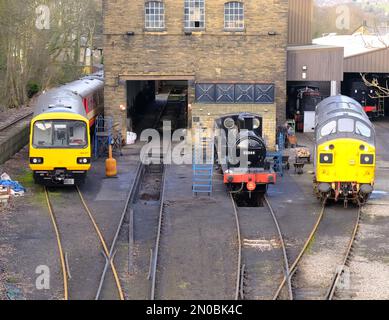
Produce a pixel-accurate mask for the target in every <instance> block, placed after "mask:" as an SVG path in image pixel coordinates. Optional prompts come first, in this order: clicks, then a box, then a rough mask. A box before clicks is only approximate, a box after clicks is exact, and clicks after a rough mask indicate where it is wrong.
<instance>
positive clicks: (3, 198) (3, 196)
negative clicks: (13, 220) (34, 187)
mask: <svg viewBox="0 0 389 320" xmlns="http://www.w3.org/2000/svg"><path fill="white" fill-rule="evenodd" d="M10 197H11V189H10V188H7V187H3V186H1V185H0V209H2V208H5V207H6V206H7V205H8V202H9V198H10Z"/></svg>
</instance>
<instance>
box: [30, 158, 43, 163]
mask: <svg viewBox="0 0 389 320" xmlns="http://www.w3.org/2000/svg"><path fill="white" fill-rule="evenodd" d="M43 162H44V160H43V158H30V163H31V164H43Z"/></svg>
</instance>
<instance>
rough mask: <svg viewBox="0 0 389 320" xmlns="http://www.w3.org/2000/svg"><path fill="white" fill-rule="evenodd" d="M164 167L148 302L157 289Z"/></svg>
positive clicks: (162, 215) (162, 214) (163, 195)
mask: <svg viewBox="0 0 389 320" xmlns="http://www.w3.org/2000/svg"><path fill="white" fill-rule="evenodd" d="M165 169H166V168H165V166H163V168H162V170H163V171H162V183H161V191H160V205H159V218H158V229H157V237H156V240H155V246H154V250H153V254H152V260H151V263H150V266H151V268H150V279H151V292H150V300H156V296H157V294H156V288H157V273H158V262H159V261H158V259H159V257H160V245H161V238H162V228H163V219H164V208H165V183H166V180H165V178H166V176H165V172H166V170H165Z"/></svg>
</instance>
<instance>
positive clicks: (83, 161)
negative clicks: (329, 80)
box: [30, 76, 104, 186]
mask: <svg viewBox="0 0 389 320" xmlns="http://www.w3.org/2000/svg"><path fill="white" fill-rule="evenodd" d="M103 87H104V82H103V79H101V78H99V77H97V76H93V77H88V78H84V79H81V80H77V81H75V82H73V83H70V84H68V85H65V86H62V87H60V88H56V89H53V90H49V91H48V92H46V93H44V94H42V95H41V96H40V98H39V99H38V101H37V105H36V109H35V114H34V118H33V120H32V122H31V133H30V168H31V170H32V171H33V173H34V180H35V182H36V183H39V184H44V185H49V186H50V185H51V186H53V185H54V186H59V185H77V184H81V183H83V182H84V180H85V177H86V174H87V172H88V171H89V170H90V168H91V153H92V152H91V137H90V126H91V125H92V124H93V122H94V118H95V117H96V116H97V115H98V113H99V110H100V107H101V106H100V104H101V103H102V100H101V99H99V97H101V93H102V90H103Z"/></svg>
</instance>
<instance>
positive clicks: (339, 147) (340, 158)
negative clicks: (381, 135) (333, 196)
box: [316, 139, 376, 186]
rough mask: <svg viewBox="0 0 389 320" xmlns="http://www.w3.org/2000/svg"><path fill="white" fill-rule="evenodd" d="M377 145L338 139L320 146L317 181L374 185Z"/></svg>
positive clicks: (317, 158) (317, 159)
mask: <svg viewBox="0 0 389 320" xmlns="http://www.w3.org/2000/svg"><path fill="white" fill-rule="evenodd" d="M375 152H376V150H375V147H374V146H372V145H370V144H368V143H366V142H364V141H361V140H356V139H336V140H332V141H329V142H326V143H323V144H321V145H319V146H318V148H317V154H316V181H317V182H319V183H320V182H326V183H330V184H334V183H339V182H340V183H345V182H348V183H356V184H359V185H360V184H369V185H372V186H373V185H374V179H375V162H376V155H375Z"/></svg>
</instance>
